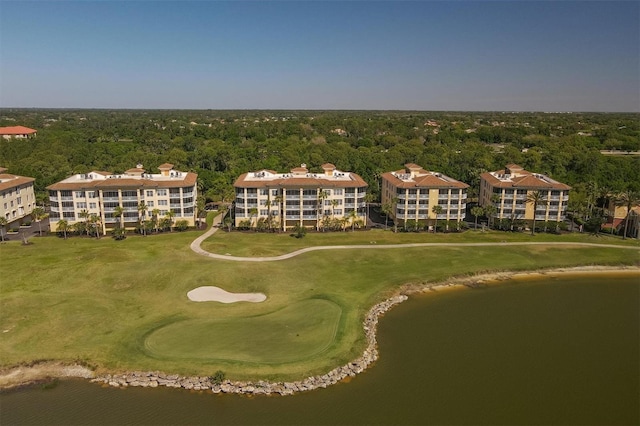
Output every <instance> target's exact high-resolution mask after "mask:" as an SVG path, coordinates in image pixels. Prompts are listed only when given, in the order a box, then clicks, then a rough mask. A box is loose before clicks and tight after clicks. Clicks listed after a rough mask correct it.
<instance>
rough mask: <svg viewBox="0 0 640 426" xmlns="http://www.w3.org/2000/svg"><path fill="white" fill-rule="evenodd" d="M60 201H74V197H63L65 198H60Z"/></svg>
mask: <svg viewBox="0 0 640 426" xmlns="http://www.w3.org/2000/svg"><path fill="white" fill-rule="evenodd" d="M60 199H61V200H62V201H73V197H72V196H69V195H67V196H63V197H60Z"/></svg>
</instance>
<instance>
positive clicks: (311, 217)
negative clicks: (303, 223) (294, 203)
mask: <svg viewBox="0 0 640 426" xmlns="http://www.w3.org/2000/svg"><path fill="white" fill-rule="evenodd" d="M302 218H303V219H313V220H316V219H317V218H318V216H316V215H315V214H305V215H304V216H302Z"/></svg>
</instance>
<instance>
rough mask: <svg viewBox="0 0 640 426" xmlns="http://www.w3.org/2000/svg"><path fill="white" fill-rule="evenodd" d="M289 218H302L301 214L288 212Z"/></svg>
mask: <svg viewBox="0 0 640 426" xmlns="http://www.w3.org/2000/svg"><path fill="white" fill-rule="evenodd" d="M286 218H287V219H300V215H299V214H288V215H287V216H286Z"/></svg>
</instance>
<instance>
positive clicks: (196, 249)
mask: <svg viewBox="0 0 640 426" xmlns="http://www.w3.org/2000/svg"><path fill="white" fill-rule="evenodd" d="M221 221H222V217H221V215H219V216H216V217H215V218H214V219H213V225H212V226H211V228H210V229H209V230H208V231H207V232H205V233H204V234H202V235H200V236H199V237H198V238H196V239H195V240H193V242H192V243H191V250H193V251H194V252H196V253H198V254H200V255H202V256H207V257H210V258H213V259H218V260H231V261H235V262H274V261H276V260H285V259H291V258H292V257H295V256H298V255H301V254H303V253H308V252H311V251H318V250H345V249H347V250H352V249H358V250H362V249H367V250H368V249H394V248H414V247H509V246H574V247H575V246H580V247H606V248H619V249H631V250H640V247H633V246H620V245H615V244H595V243H575V242H517V243H495V242H494V243H411V244H370V245H369V244H367V245H365V244H358V245H344V246H316V247H307V248H303V249H300V250H296V251H292V252H291V253H286V254H282V255H280V256H269V257H240V256H231V255H228V254H215V253H210V252H208V251H205V250H203V249H202V247H200V245H201V244H202V242H203V241H204V240H206V239H207V238H209V237H210V236H211V235H213V234H214V233H215V232H216V231H217V230H218V228H217V225H219V224H220V222H221Z"/></svg>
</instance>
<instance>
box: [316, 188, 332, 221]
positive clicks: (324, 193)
mask: <svg viewBox="0 0 640 426" xmlns="http://www.w3.org/2000/svg"><path fill="white" fill-rule="evenodd" d="M328 197H329V193H328V192H327V191H325V190H323V189H319V190H318V205H317V208H316V212H317V216H316V220H317V221H318V224H317V226H316V227H317V229H318V231H319V230H320V216H322V209H323V207H324V200H326V199H327V198H328ZM323 231H324V229H323Z"/></svg>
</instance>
